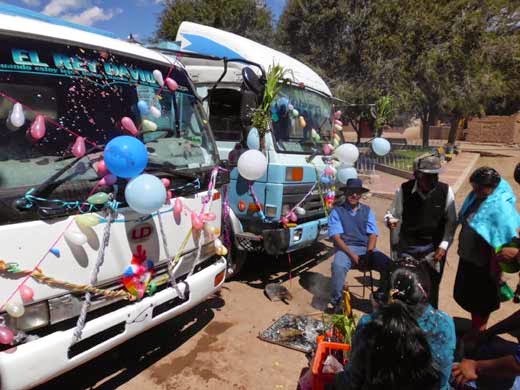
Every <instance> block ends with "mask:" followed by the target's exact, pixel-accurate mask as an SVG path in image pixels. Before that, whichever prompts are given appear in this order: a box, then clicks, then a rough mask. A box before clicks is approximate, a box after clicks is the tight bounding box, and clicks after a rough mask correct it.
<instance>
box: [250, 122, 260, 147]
mask: <svg viewBox="0 0 520 390" xmlns="http://www.w3.org/2000/svg"><path fill="white" fill-rule="evenodd" d="M247 147H248V148H249V149H255V150H259V149H260V135H259V134H258V130H257V129H256V127H252V128H251V130H249V133H248V134H247Z"/></svg>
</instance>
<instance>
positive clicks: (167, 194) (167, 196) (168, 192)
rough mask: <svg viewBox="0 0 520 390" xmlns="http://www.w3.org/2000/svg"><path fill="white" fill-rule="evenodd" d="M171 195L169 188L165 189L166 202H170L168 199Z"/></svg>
mask: <svg viewBox="0 0 520 390" xmlns="http://www.w3.org/2000/svg"><path fill="white" fill-rule="evenodd" d="M172 197H173V193H172V192H171V191H170V190H167V191H166V203H170V200H171V199H172Z"/></svg>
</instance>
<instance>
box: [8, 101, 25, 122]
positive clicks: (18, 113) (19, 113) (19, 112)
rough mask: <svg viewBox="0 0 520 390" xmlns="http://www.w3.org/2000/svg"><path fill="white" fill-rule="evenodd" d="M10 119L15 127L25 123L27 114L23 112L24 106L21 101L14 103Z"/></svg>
mask: <svg viewBox="0 0 520 390" xmlns="http://www.w3.org/2000/svg"><path fill="white" fill-rule="evenodd" d="M9 120H10V121H11V124H12V125H13V126H14V127H21V126H23V124H24V123H25V114H24V113H23V107H22V105H21V104H20V103H15V104H14V106H13V111H11V116H10V117H9Z"/></svg>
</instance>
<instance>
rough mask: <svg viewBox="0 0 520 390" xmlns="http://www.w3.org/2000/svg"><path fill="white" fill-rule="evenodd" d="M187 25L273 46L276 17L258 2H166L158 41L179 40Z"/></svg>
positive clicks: (210, 0)
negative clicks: (210, 28)
mask: <svg viewBox="0 0 520 390" xmlns="http://www.w3.org/2000/svg"><path fill="white" fill-rule="evenodd" d="M183 21H189V22H195V23H200V24H204V25H208V26H212V27H215V28H218V29H221V30H225V31H229V32H232V33H235V34H238V35H241V36H244V37H247V38H250V39H253V40H255V41H257V42H260V43H264V44H269V43H271V40H272V38H273V26H272V14H271V11H270V10H269V9H268V8H263V7H257V6H256V3H255V0H166V2H165V6H164V10H163V11H162V13H161V14H160V16H159V26H158V30H157V32H156V34H155V35H156V36H155V38H156V39H166V40H175V37H176V35H177V30H178V29H179V26H180V24H181V23H182V22H183Z"/></svg>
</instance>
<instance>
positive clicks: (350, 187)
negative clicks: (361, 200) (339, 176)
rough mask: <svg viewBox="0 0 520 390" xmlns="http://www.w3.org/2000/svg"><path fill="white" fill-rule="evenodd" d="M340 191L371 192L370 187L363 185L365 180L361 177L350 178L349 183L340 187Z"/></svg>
mask: <svg viewBox="0 0 520 390" xmlns="http://www.w3.org/2000/svg"><path fill="white" fill-rule="evenodd" d="M338 189H339V190H340V191H343V192H346V193H351V194H352V193H358V194H364V193H365V192H369V191H370V190H369V189H368V188H365V187H363V182H362V181H361V179H348V180H347V184H346V185H344V186H342V187H339V188H338Z"/></svg>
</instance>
